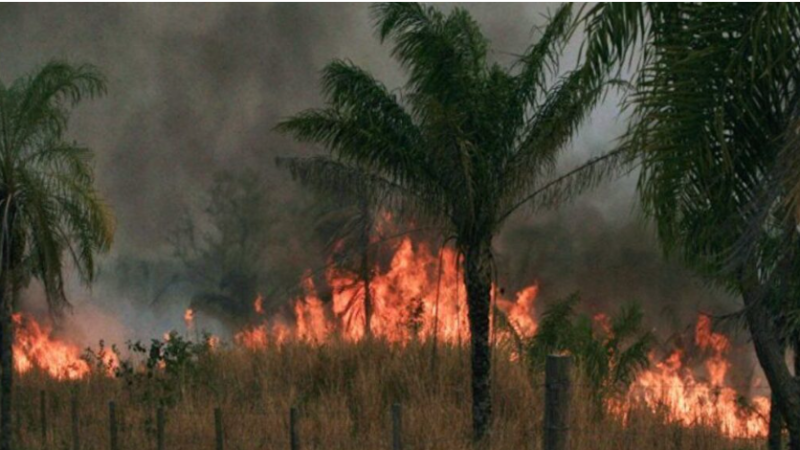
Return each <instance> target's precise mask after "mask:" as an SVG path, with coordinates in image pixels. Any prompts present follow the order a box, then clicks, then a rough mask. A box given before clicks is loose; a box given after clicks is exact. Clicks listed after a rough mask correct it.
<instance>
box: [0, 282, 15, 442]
mask: <svg viewBox="0 0 800 450" xmlns="http://www.w3.org/2000/svg"><path fill="white" fill-rule="evenodd" d="M12 303H13V302H12V295H11V293H10V292H9V289H8V277H7V276H0V450H11V391H12V388H13V383H14V352H13V345H14V322H13V318H12V312H13V305H12Z"/></svg>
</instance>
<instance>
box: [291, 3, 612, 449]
mask: <svg viewBox="0 0 800 450" xmlns="http://www.w3.org/2000/svg"><path fill="white" fill-rule="evenodd" d="M373 13H374V17H375V23H376V29H377V34H378V36H379V38H380V40H381V41H382V42H383V41H386V40H389V41H392V42H393V50H392V55H393V56H394V57H395V58H396V59H397V60H398V61H399V62H400V64H401V66H402V67H403V68H404V69H405V71H406V72H407V75H408V80H407V83H406V85H405V87H404V88H403V89H401V90H399V91H397V92H393V91H390V90H389V89H387V88H386V87H385V86H384V85H383V84H382V83H381V82H380V81H378V80H376V79H375V78H373V77H372V76H371V75H370V74H369V73H368V72H367V71H365V70H363V69H361V68H360V67H358V66H356V65H354V64H352V63H350V62H348V61H333V62H331V63H330V64H328V66H327V67H326V68H325V69H324V72H323V86H324V87H323V90H324V94H325V98H326V101H327V106H326V107H325V108H322V109H313V110H308V111H304V112H302V113H300V114H298V115H296V116H294V117H291V118H289V119H287V120H285V121H283V122H282V123H281V124H280V125H279V130H282V131H284V132H288V133H290V134H292V135H294V136H295V137H296V138H298V139H300V140H303V141H308V142H314V143H320V144H322V145H324V146H325V147H327V149H328V150H330V152H331V154H332V157H333V161H334V162H336V163H338V164H340V165H341V166H342V167H344V168H345V169H346V170H343V171H341V174H345V175H352V176H357V177H359V178H361V179H363V180H364V181H365V182H366V183H368V185H369V189H368V192H370V195H372V196H375V197H380V198H381V199H382V201H385V202H388V203H389V204H395V206H396V209H399V210H406V211H415V212H416V213H417V214H420V215H423V216H425V217H427V218H429V219H431V220H433V221H435V222H436V223H437V226H441V227H443V228H444V229H446V230H447V233H448V234H449V236H448V237H452V238H453V240H454V243H455V246H456V248H457V250H458V252H460V254H461V256H462V257H463V265H464V268H463V273H464V283H465V285H466V291H467V303H468V306H469V312H468V318H469V324H470V337H471V340H470V346H471V360H472V364H471V374H472V413H473V434H474V436H473V437H474V439H475V440H476V441H479V440H481V439H482V438H483V437H484V436H485V435H486V433H487V431H488V429H489V425H490V419H491V394H490V361H491V358H490V345H489V311H490V301H491V293H490V291H491V286H492V277H493V252H492V240H493V238H494V237H495V236H496V235H497V233H498V232H499V231H500V229H501V227H502V225H503V223H504V221H505V220H506V219H507V217H508V216H509V215H510V214H511V213H512V212H514V211H516V210H517V209H518V208H519V207H520V206H521V205H523V204H530V205H531V206H532V207H533V208H534V209H535V208H537V207H544V206H551V205H553V204H555V203H557V202H558V200H560V199H562V198H563V197H564V196H566V195H568V194H574V193H576V192H578V191H580V190H581V189H582V188H585V187H588V186H590V185H591V184H592V183H593V182H594V181H596V180H597V178H598V175H599V174H601V173H602V172H603V171H604V169H607V168H608V167H611V166H613V164H612V161H614V158H609V159H608V160H606V161H604V164H599V163H598V164H594V165H593V166H592V169H591V170H584V171H582V172H581V173H582V175H583V176H581V177H579V178H573V180H574V182H570V183H561V182H560V181H562V180H560V179H558V178H555V166H556V164H555V163H556V159H557V157H558V155H559V154H560V152H561V151H562V150H563V149H564V148H566V146H567V144H568V143H569V142H570V139H571V137H572V136H573V134H574V133H575V131H576V129H577V128H578V127H579V125H580V124H581V123H582V121H583V119H584V118H585V117H586V116H587V114H588V112H589V111H590V110H591V109H592V107H593V106H594V105H595V103H596V102H597V100H598V98H599V94H600V92H601V90H602V89H601V86H593V88H592V89H584V86H585V85H586V83H584V82H583V79H584V78H585V77H586V76H587V72H586V71H581V72H568V73H566V75H564V76H561V77H559V76H558V72H559V67H558V66H559V64H558V63H559V55H560V51H561V49H562V46H563V44H564V43H565V41H566V39H567V37H568V36H569V34H570V31H571V29H572V23H573V20H572V7H571V6H570V5H566V6H562V7H561V8H559V9H558V10H557V12H556V13H555V14H554V15H553V16H552V18H551V20H550V22H549V24H548V25H547V27H546V28H545V29H544V31H543V33H542V35H541V37H540V39H539V40H538V41H537V42H536V43H535V44H533V45H531V46H530V47H529V48H528V49H527V50H526V51H525V52H524V54H522V55H521V56H519V57H518V59H517V61H516V62H515V63H514V64H513V65H512V66H511V67H503V66H501V65H499V64H497V63H490V62H489V61H488V56H489V42H488V41H487V39H486V37H484V35H483V34H482V33H481V31H480V29H479V27H478V24H477V23H476V22H475V21H474V20H473V18H472V17H471V16H470V15H469V13H467V12H466V11H465V10H463V9H460V8H455V9H454V10H452V11H451V12H450V13H449V14H444V13H442V12H441V11H439V10H437V9H435V8H433V7H429V6H423V5H419V4H415V3H387V4H379V5H377V6H375V7H374V8H373ZM330 177H331V182H332V183H334V182H335V181H336V180H339V181H341V183H337V184H336V186H339V187H341V188H344V187H346V185H347V179H348V177H347V176H342V177H339V176H338V175H331V176H330ZM550 182H553V183H554V184H550ZM332 186H333V184H332Z"/></svg>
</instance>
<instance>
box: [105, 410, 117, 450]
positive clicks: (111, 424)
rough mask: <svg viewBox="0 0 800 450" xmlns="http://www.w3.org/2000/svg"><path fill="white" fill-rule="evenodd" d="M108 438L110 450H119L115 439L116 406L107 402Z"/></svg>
mask: <svg viewBox="0 0 800 450" xmlns="http://www.w3.org/2000/svg"><path fill="white" fill-rule="evenodd" d="M108 438H109V443H110V447H111V450H119V440H118V439H117V405H116V404H115V403H114V402H113V401H112V402H108Z"/></svg>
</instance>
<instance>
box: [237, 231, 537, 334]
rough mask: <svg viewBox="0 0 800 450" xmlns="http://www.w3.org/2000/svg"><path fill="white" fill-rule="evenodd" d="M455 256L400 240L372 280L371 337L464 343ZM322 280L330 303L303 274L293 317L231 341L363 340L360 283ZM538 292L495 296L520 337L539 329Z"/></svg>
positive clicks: (331, 274) (338, 274) (332, 273)
mask: <svg viewBox="0 0 800 450" xmlns="http://www.w3.org/2000/svg"><path fill="white" fill-rule="evenodd" d="M440 258H441V266H440V265H439V259H440ZM457 258H458V257H457V253H456V251H455V250H452V249H450V248H445V249H443V250H442V253H441V255H435V254H434V253H433V252H432V251H431V250H430V248H429V247H428V246H427V245H425V244H421V243H417V244H415V243H413V242H412V241H411V239H409V238H405V239H404V240H403V241H402V242H401V244H400V246H399V247H398V249H397V251H396V252H395V253H394V255H393V256H392V259H391V262H390V264H389V267H388V268H387V269H386V270H385V271H383V272H381V271H379V270H375V271H374V272H375V275H374V276H373V278H372V279H371V280H370V283H369V284H370V293H371V295H370V298H371V303H372V304H371V308H370V309H371V311H372V314H371V316H370V320H369V324H370V325H369V334H371V335H372V336H374V337H378V338H381V339H384V340H386V341H388V342H393V343H404V342H408V341H410V340H412V339H420V340H426V339H431V338H434V337H435V338H436V339H437V340H438V341H440V342H447V343H461V342H465V341H467V340H468V339H469V325H468V322H467V298H466V291H465V289H464V287H463V282H462V280H461V275H462V274H461V271H460V270H459V265H458V261H457ZM440 271H441V272H440ZM325 278H326V281H327V283H328V285H329V286H330V287H331V289H332V299H331V300H332V301H331V306H330V308H328V307H326V306H325V303H323V301H322V300H321V299H320V298H319V295H318V293H317V290H316V288H315V286H314V283H313V281H312V280H311V277H310V276H307V277H306V278H305V280H306V281H305V282H304V284H303V292H304V294H303V295H302V296H300V297H298V298H297V299H295V301H294V306H293V313H294V318H293V320H288V321H286V320H281V319H276V318H272V319H271V320H270V319H266V318H265V320H264V322H263V323H261V324H259V325H257V326H254V327H250V328H248V329H245V330H243V331H241V332H239V333H237V334H236V337H235V340H236V341H237V342H238V343H240V344H242V345H244V346H246V347H249V348H263V347H264V346H266V345H267V344H268V343H270V342H273V343H280V342H284V341H285V340H287V339H297V340H301V341H306V342H312V343H321V342H324V341H325V340H326V339H328V338H329V337H330V336H331V335H333V334H334V333H336V334H337V335H338V336H341V337H342V338H343V339H345V340H347V341H359V340H361V339H362V338H364V337H365V336H366V335H367V334H368V333H367V331H368V330H367V329H366V324H367V322H368V321H367V317H366V311H367V308H366V305H365V295H364V292H365V287H364V283H363V281H362V280H360V279H359V277H358V276H357V275H354V274H353V273H351V272H348V271H344V270H339V269H336V268H331V269H329V270H328V271H327V273H326V275H325ZM537 292H538V290H537V287H536V285H532V286H529V287H527V288H525V289H523V290H521V291H520V292H519V293H517V295H516V299H515V300H513V301H512V300H506V299H504V298H502V297H500V296H498V298H497V307H498V308H500V309H501V310H502V311H503V312H505V313H506V315H507V316H508V317H509V319H510V322H511V325H512V326H513V327H514V329H515V331H516V332H517V333H519V334H520V335H522V336H523V337H530V336H532V335H533V334H534V333H535V331H536V321H535V318H534V308H533V305H534V302H535V300H536V294H537ZM262 302H263V300H262V299H261V297H260V296H259V297H258V298H257V299H256V301H255V303H254V308H255V311H256V312H257V313H258V314H263V309H262V308H261V305H262Z"/></svg>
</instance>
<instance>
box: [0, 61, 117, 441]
mask: <svg viewBox="0 0 800 450" xmlns="http://www.w3.org/2000/svg"><path fill="white" fill-rule="evenodd" d="M104 92H105V81H104V79H103V77H102V76H101V74H100V73H99V72H98V71H97V70H96V69H95V68H94V67H92V66H72V65H69V64H66V63H61V62H51V63H49V64H47V65H45V66H44V67H42V68H41V69H40V70H38V71H36V72H34V73H33V74H31V75H29V76H24V77H22V78H19V79H18V80H16V81H15V82H14V83H12V84H11V85H9V86H6V85H4V84H2V83H0V305H1V306H2V311H0V324H1V325H2V327H0V336H2V345H0V354H1V356H0V359H1V360H2V361H1V363H0V370H2V378H1V379H0V388H1V389H0V396H1V397H0V416H1V419H0V436H2V437H0V450H10V449H11V406H12V403H11V392H12V385H13V367H14V361H13V351H12V346H13V341H14V322H13V320H12V314H13V313H14V308H15V306H16V305H15V303H16V302H15V301H14V300H15V299H16V297H17V295H18V293H19V291H20V289H22V288H23V287H24V286H25V285H26V284H27V282H28V281H29V280H30V279H37V280H38V281H39V282H41V284H42V286H43V287H44V292H45V295H46V299H47V303H48V306H49V307H50V310H51V312H53V313H54V314H58V313H60V312H62V311H63V309H64V307H65V306H68V305H69V303H68V301H67V298H66V296H65V292H64V268H65V263H66V261H65V256H68V257H69V259H70V260H71V261H72V263H74V264H73V265H74V267H75V268H76V270H77V271H78V273H79V274H80V275H81V276H82V278H83V279H84V280H87V281H88V280H91V279H92V277H93V276H94V273H95V259H94V258H95V254H96V253H97V252H99V251H104V250H106V249H108V248H109V246H110V244H111V239H112V235H113V220H112V217H111V214H110V211H109V210H108V208H107V207H106V205H105V204H104V203H103V201H102V200H101V199H100V197H99V196H98V193H97V192H96V191H95V189H94V176H93V173H92V168H91V164H90V162H91V157H92V153H91V151H90V150H89V149H87V148H85V147H81V146H79V145H78V144H77V143H74V142H68V141H67V140H66V139H65V137H64V133H65V131H66V128H67V123H68V119H69V113H70V109H71V107H73V106H75V105H76V104H77V103H78V102H80V101H81V100H82V99H84V98H86V97H94V96H97V95H99V94H102V93H104Z"/></svg>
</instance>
